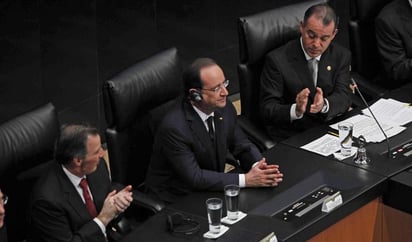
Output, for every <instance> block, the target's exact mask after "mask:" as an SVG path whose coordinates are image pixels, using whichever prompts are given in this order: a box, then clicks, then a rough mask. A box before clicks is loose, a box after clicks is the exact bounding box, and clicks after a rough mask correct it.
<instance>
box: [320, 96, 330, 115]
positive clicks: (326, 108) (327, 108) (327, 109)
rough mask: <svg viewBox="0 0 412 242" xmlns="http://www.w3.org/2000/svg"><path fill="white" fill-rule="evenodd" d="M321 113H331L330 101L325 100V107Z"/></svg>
mask: <svg viewBox="0 0 412 242" xmlns="http://www.w3.org/2000/svg"><path fill="white" fill-rule="evenodd" d="M320 112H321V113H327V112H329V101H328V99H326V98H324V99H323V107H322V110H320Z"/></svg>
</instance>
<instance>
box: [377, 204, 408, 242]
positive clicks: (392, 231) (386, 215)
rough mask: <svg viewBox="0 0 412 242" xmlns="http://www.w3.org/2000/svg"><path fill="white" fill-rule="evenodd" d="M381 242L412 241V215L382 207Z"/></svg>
mask: <svg viewBox="0 0 412 242" xmlns="http://www.w3.org/2000/svg"><path fill="white" fill-rule="evenodd" d="M382 229H383V240H382V241H383V242H393V241H396V242H403V241H405V242H407V241H412V239H411V238H412V215H411V214H408V213H405V212H402V211H400V210H397V209H394V208H392V207H389V206H386V205H383V228H382Z"/></svg>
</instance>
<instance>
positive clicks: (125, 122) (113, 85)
mask: <svg viewBox="0 0 412 242" xmlns="http://www.w3.org/2000/svg"><path fill="white" fill-rule="evenodd" d="M181 76H182V70H181V64H180V61H179V57H178V51H177V49H176V48H171V49H168V50H165V51H163V52H161V53H158V54H156V55H153V56H151V57H149V58H147V59H145V60H143V61H141V62H138V63H137V64H135V65H133V66H131V67H129V68H127V69H126V70H124V71H122V72H121V73H119V74H118V75H116V76H115V77H113V78H111V79H110V80H108V81H106V83H105V84H104V91H103V97H104V108H105V115H106V121H107V125H108V128H107V130H106V141H107V145H108V152H109V160H110V169H111V174H112V180H113V181H115V182H120V183H122V184H132V185H133V186H134V188H137V189H139V190H140V191H144V187H143V186H142V185H143V184H144V180H145V176H146V170H147V167H148V164H149V161H150V157H151V154H152V144H153V140H154V134H155V131H156V128H157V125H158V124H159V122H160V121H161V118H162V117H163V114H164V113H165V112H166V111H167V110H168V109H169V107H171V105H172V103H173V101H174V99H175V98H176V97H177V96H179V95H180V94H181V92H182V90H183V87H182V85H183V84H182V81H181ZM138 196H141V197H147V198H148V199H151V197H150V196H148V195H147V194H139V195H138ZM151 202H152V203H148V204H149V205H150V204H151V205H152V206H151V207H149V208H150V209H152V210H153V211H154V212H156V211H159V210H160V209H161V208H162V206H161V205H162V203H160V202H159V201H154V200H152V201H151ZM159 203H160V204H159ZM143 206H145V205H143Z"/></svg>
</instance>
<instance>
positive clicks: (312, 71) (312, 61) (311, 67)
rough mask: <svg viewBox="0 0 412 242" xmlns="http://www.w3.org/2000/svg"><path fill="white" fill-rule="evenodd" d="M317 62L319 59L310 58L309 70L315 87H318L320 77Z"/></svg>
mask: <svg viewBox="0 0 412 242" xmlns="http://www.w3.org/2000/svg"><path fill="white" fill-rule="evenodd" d="M317 64H318V60H317V59H315V58H312V59H309V60H308V67H309V71H310V74H312V81H313V84H314V85H315V87H316V84H317V79H318V72H317V71H316V69H317V68H316V67H317Z"/></svg>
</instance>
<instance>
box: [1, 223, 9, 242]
mask: <svg viewBox="0 0 412 242" xmlns="http://www.w3.org/2000/svg"><path fill="white" fill-rule="evenodd" d="M0 241H1V242H7V241H8V240H7V229H6V226H3V227H2V228H0Z"/></svg>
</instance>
